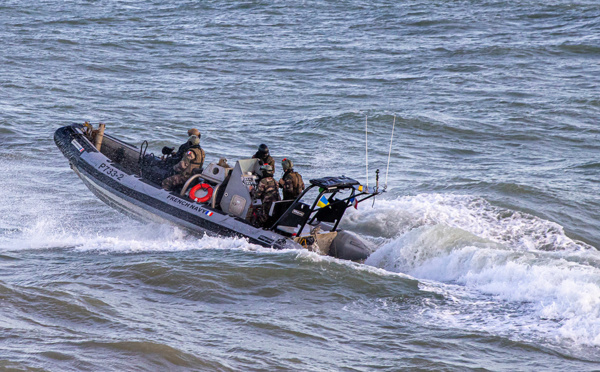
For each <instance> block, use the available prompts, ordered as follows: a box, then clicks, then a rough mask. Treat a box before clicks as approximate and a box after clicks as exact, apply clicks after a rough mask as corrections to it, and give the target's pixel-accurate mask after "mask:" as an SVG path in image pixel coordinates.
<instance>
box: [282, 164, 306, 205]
mask: <svg viewBox="0 0 600 372" xmlns="http://www.w3.org/2000/svg"><path fill="white" fill-rule="evenodd" d="M281 166H282V167H283V171H284V174H283V177H281V179H280V180H279V182H278V185H279V187H280V188H282V189H283V200H294V199H296V198H297V197H298V196H299V195H300V194H301V193H302V191H303V190H304V181H303V180H302V176H301V175H300V174H299V173H298V172H294V168H293V167H294V163H292V161H291V160H290V159H287V158H286V159H283V160H282V161H281Z"/></svg>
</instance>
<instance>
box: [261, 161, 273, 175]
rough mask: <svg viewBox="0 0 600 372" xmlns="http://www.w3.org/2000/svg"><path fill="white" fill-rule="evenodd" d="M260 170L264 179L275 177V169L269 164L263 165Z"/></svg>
mask: <svg viewBox="0 0 600 372" xmlns="http://www.w3.org/2000/svg"><path fill="white" fill-rule="evenodd" d="M260 170H261V171H262V174H263V177H271V176H273V167H271V166H270V165H269V164H265V165H263V166H262V167H260Z"/></svg>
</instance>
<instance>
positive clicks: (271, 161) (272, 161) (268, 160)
mask: <svg viewBox="0 0 600 372" xmlns="http://www.w3.org/2000/svg"><path fill="white" fill-rule="evenodd" d="M252 159H258V160H260V161H262V163H263V164H269V165H270V166H271V167H272V168H273V172H275V159H273V157H271V155H267V156H265V157H262V156H261V154H260V153H259V152H258V151H257V152H256V153H255V154H254V155H252Z"/></svg>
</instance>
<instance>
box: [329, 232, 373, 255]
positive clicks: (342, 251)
mask: <svg viewBox="0 0 600 372" xmlns="http://www.w3.org/2000/svg"><path fill="white" fill-rule="evenodd" d="M372 252H373V250H372V249H371V244H370V243H369V242H367V241H366V240H364V239H362V238H361V237H359V236H358V235H356V234H354V233H352V232H350V231H345V230H342V231H339V232H338V234H337V236H336V237H335V239H333V242H332V243H331V246H330V247H329V255H330V256H333V257H337V258H341V259H344V260H351V261H359V260H365V259H367V257H369V255H370V254H371V253H372Z"/></svg>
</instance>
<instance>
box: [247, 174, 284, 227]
mask: <svg viewBox="0 0 600 372" xmlns="http://www.w3.org/2000/svg"><path fill="white" fill-rule="evenodd" d="M260 169H261V170H262V178H261V180H260V182H259V183H258V185H257V186H256V192H255V193H254V199H256V200H258V199H260V201H261V202H262V204H261V206H260V207H258V208H257V209H256V210H255V211H254V215H253V219H254V221H253V222H254V225H256V226H264V225H265V223H266V222H267V220H268V219H269V211H270V210H271V204H273V202H276V201H280V200H281V197H280V196H279V188H278V187H277V182H276V181H275V179H274V178H273V167H271V166H270V165H269V164H265V165H263V166H262V167H260Z"/></svg>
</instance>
